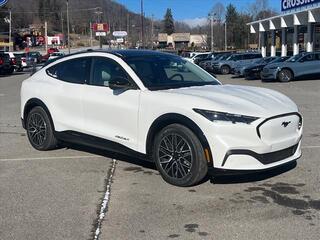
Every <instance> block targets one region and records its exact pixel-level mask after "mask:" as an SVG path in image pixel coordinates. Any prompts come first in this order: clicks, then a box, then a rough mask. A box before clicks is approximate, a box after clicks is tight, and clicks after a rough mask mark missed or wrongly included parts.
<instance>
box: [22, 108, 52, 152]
mask: <svg viewBox="0 0 320 240" xmlns="http://www.w3.org/2000/svg"><path fill="white" fill-rule="evenodd" d="M26 129H27V135H28V139H29V142H30V144H31V145H32V147H34V148H35V149H37V150H39V151H47V150H52V149H55V148H56V147H57V145H58V141H57V139H56V138H55V136H54V131H53V129H54V128H53V126H52V124H51V122H50V118H49V116H48V114H47V112H46V111H45V110H44V109H43V108H42V107H39V106H38V107H35V108H33V109H32V110H31V111H30V112H29V114H28V116H27V119H26Z"/></svg>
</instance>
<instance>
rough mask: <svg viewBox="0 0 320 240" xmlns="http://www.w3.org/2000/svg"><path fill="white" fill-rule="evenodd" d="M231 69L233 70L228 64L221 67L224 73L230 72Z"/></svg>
mask: <svg viewBox="0 0 320 240" xmlns="http://www.w3.org/2000/svg"><path fill="white" fill-rule="evenodd" d="M230 70H231V69H230V67H229V66H227V65H225V66H222V67H221V73H222V74H223V75H226V74H229V73H230Z"/></svg>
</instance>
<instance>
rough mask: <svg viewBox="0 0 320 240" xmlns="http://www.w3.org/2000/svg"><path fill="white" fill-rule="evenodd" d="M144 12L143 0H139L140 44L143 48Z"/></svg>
mask: <svg viewBox="0 0 320 240" xmlns="http://www.w3.org/2000/svg"><path fill="white" fill-rule="evenodd" d="M143 18H144V12H143V0H141V44H142V48H144V19H143Z"/></svg>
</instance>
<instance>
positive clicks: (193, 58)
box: [185, 52, 212, 63]
mask: <svg viewBox="0 0 320 240" xmlns="http://www.w3.org/2000/svg"><path fill="white" fill-rule="evenodd" d="M210 54H212V52H193V53H190V57H189V58H187V57H186V58H185V60H188V61H190V62H192V63H194V61H195V60H196V58H199V57H201V56H203V57H207V56H208V55H210Z"/></svg>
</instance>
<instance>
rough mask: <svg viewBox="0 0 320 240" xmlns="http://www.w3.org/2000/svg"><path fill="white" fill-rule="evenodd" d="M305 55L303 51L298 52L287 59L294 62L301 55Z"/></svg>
mask: <svg viewBox="0 0 320 240" xmlns="http://www.w3.org/2000/svg"><path fill="white" fill-rule="evenodd" d="M304 55H305V53H300V54H297V55H294V56H292V57H291V58H289V59H288V60H287V61H288V62H296V61H298V60H299V59H300V58H301V57H303V56H304Z"/></svg>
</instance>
